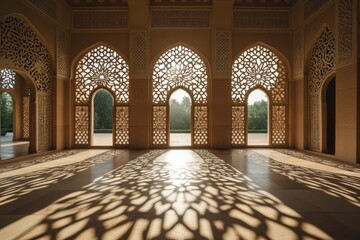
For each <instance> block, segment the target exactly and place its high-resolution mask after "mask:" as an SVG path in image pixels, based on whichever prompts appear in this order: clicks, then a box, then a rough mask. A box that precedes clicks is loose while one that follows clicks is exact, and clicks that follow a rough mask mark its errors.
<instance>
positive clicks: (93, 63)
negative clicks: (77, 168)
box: [74, 45, 129, 146]
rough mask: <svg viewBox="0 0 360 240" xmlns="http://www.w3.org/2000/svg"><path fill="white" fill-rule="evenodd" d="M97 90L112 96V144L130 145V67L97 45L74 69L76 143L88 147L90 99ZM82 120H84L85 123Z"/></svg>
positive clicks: (109, 50)
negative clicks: (113, 96)
mask: <svg viewBox="0 0 360 240" xmlns="http://www.w3.org/2000/svg"><path fill="white" fill-rule="evenodd" d="M99 88H104V89H106V90H110V91H111V92H112V94H114V95H115V99H114V100H115V104H114V111H115V114H114V116H113V122H115V126H114V127H115V129H113V131H114V133H115V145H122V146H123V145H128V144H129V106H128V105H127V104H128V103H129V66H128V65H127V63H126V62H125V61H124V60H123V58H122V57H121V56H120V55H119V54H118V53H116V52H115V51H114V50H112V49H110V48H109V47H106V46H103V45H101V46H98V47H96V48H94V49H93V50H91V51H89V52H88V53H87V54H85V55H84V57H83V58H81V59H80V60H79V62H78V65H77V66H76V70H75V93H74V94H75V105H76V106H75V109H76V110H75V119H79V121H80V122H81V124H80V123H78V122H77V123H76V124H75V144H76V145H89V144H90V142H89V139H90V135H89V134H91V132H90V130H89V126H91V125H90V121H91V119H92V118H90V117H89V116H90V114H91V112H90V113H89V112H88V111H89V109H91V110H90V111H92V100H91V96H92V94H93V93H94V91H96V90H97V89H99ZM84 121H87V123H86V124H85V122H84Z"/></svg>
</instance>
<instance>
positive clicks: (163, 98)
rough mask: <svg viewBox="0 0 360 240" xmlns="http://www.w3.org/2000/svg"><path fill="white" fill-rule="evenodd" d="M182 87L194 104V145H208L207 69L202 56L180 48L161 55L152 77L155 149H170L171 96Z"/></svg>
mask: <svg viewBox="0 0 360 240" xmlns="http://www.w3.org/2000/svg"><path fill="white" fill-rule="evenodd" d="M178 88H182V89H184V90H186V92H187V93H188V94H189V95H190V96H191V99H192V100H193V101H192V119H191V121H192V123H193V125H192V133H193V134H192V145H193V146H208V144H209V137H208V132H209V131H208V116H209V113H208V106H207V104H208V85H207V70H206V67H205V63H204V61H203V60H202V59H201V58H200V56H199V55H198V54H197V53H195V52H194V51H192V50H190V49H189V48H187V47H185V46H182V45H178V46H175V47H173V48H171V49H169V50H168V51H166V52H165V53H164V54H162V55H161V56H160V57H159V59H158V60H157V61H156V63H155V65H154V70H153V74H152V146H154V147H168V146H169V145H170V141H169V128H168V126H169V124H168V121H169V118H168V114H169V109H168V103H167V101H168V99H169V93H171V92H172V91H174V90H176V89H178Z"/></svg>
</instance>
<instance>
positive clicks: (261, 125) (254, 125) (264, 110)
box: [248, 100, 268, 132]
mask: <svg viewBox="0 0 360 240" xmlns="http://www.w3.org/2000/svg"><path fill="white" fill-rule="evenodd" d="M248 120H249V122H248V124H249V126H248V129H249V132H250V131H251V130H250V129H259V130H260V129H261V130H262V131H264V129H267V127H268V103H267V101H264V100H261V101H256V102H254V104H252V105H249V107H248Z"/></svg>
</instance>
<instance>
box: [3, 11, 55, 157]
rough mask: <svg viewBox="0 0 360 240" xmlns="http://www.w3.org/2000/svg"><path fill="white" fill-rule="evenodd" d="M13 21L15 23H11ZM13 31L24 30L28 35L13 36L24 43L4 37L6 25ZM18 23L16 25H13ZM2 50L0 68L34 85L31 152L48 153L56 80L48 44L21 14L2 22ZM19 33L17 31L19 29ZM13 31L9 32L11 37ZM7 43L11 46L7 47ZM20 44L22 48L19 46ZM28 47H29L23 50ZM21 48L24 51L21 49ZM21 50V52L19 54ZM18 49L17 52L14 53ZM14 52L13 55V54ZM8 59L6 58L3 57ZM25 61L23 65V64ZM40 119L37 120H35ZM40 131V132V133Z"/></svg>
mask: <svg viewBox="0 0 360 240" xmlns="http://www.w3.org/2000/svg"><path fill="white" fill-rule="evenodd" d="M11 18H12V19H11ZM7 20H8V21H12V24H9V26H10V29H11V28H22V31H27V32H28V34H19V32H18V31H16V30H13V31H12V32H13V34H14V35H16V36H17V38H22V41H21V42H20V41H7V35H5V34H4V33H3V31H5V30H3V29H4V28H5V27H6V26H5V24H6V21H7ZM14 21H15V22H17V24H15V23H14ZM0 25H1V32H2V33H1V35H0V36H1V40H0V41H1V46H2V47H1V49H0V68H9V69H12V70H14V71H16V72H18V73H19V74H20V75H22V76H23V77H24V78H25V79H28V80H29V81H30V82H31V83H32V84H34V89H33V91H31V92H32V93H33V94H32V95H31V97H30V98H29V105H30V108H31V110H30V111H29V112H30V115H32V116H29V118H30V120H31V121H30V122H31V126H30V128H31V129H30V152H38V151H47V150H50V149H51V148H52V140H53V139H52V121H53V119H52V116H53V115H52V99H53V98H52V95H51V93H52V88H53V81H54V77H55V68H54V66H55V64H54V58H53V56H52V55H51V52H50V51H49V49H50V48H49V47H48V44H47V43H46V41H45V40H44V38H43V37H42V35H41V34H40V33H39V31H38V30H37V28H36V27H34V26H33V25H32V24H31V22H30V21H29V20H28V19H27V18H26V17H24V16H23V15H20V14H9V15H5V16H4V17H3V18H2V19H1V24H0ZM17 30H18V29H17ZM9 32H11V31H7V34H9ZM4 41H5V43H6V42H7V43H8V45H10V46H6V47H4ZM19 44H20V45H19ZM24 45H26V47H24ZM21 47H22V49H21ZM19 48H20V49H21V50H20V51H19ZM14 49H16V51H14ZM11 50H12V51H11ZM14 52H17V54H18V53H19V52H22V54H23V55H24V53H28V55H31V56H33V55H34V54H37V55H38V56H35V57H31V58H27V59H26V57H25V58H24V57H20V56H16V54H15V56H14ZM4 56H6V57H4ZM20 61H22V62H20ZM35 115H37V116H35ZM40 129H41V131H39V130H40Z"/></svg>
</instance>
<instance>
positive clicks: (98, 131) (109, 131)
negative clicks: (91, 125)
mask: <svg viewBox="0 0 360 240" xmlns="http://www.w3.org/2000/svg"><path fill="white" fill-rule="evenodd" d="M94 133H112V129H94Z"/></svg>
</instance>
